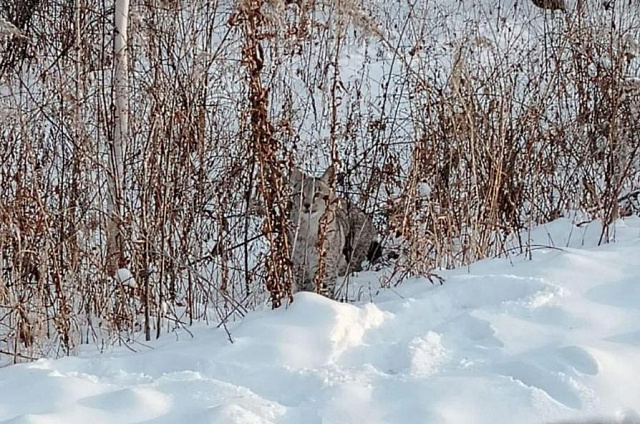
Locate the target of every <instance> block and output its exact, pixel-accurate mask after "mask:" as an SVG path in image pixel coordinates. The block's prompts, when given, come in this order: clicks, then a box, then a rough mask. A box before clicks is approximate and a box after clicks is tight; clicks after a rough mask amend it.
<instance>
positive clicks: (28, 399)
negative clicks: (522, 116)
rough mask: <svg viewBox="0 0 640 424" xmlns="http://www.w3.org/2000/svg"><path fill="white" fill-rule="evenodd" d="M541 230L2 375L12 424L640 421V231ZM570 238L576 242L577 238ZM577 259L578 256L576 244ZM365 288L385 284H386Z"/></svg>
mask: <svg viewBox="0 0 640 424" xmlns="http://www.w3.org/2000/svg"><path fill="white" fill-rule="evenodd" d="M596 227H597V226H596V225H591V226H589V227H588V229H587V230H585V228H578V227H575V226H572V225H571V223H570V222H568V221H566V220H560V221H556V222H554V223H551V224H549V225H547V226H544V227H540V228H538V229H536V230H535V231H534V242H535V243H537V244H540V245H547V246H551V245H553V246H555V247H556V248H553V249H552V248H539V249H537V250H535V251H534V254H533V260H531V261H527V260H524V258H522V257H518V256H515V257H511V258H509V259H493V260H485V261H482V262H480V263H477V264H475V265H473V266H471V267H469V268H466V269H460V270H456V271H452V272H447V273H443V276H445V277H446V282H445V284H444V285H442V286H434V285H432V284H431V283H429V282H428V281H425V280H420V279H416V280H413V281H409V282H407V283H406V284H404V285H403V286H401V287H398V288H396V289H394V290H386V291H383V292H381V293H380V294H379V295H377V296H375V297H374V301H373V303H361V304H355V305H351V304H340V303H336V302H333V301H330V300H328V299H325V298H322V297H319V296H317V295H313V294H299V295H297V296H296V299H295V302H294V303H293V304H292V305H291V306H290V307H289V308H288V309H281V310H276V311H264V312H259V313H252V314H250V315H249V316H247V317H246V319H245V320H244V321H242V322H240V323H237V324H234V326H233V327H232V328H231V333H232V337H233V341H234V343H233V344H231V343H229V341H228V340H227V336H226V334H225V332H224V331H223V330H221V329H215V328H211V327H198V328H195V330H194V331H193V333H194V337H193V338H191V337H190V336H188V334H186V333H182V334H180V335H179V337H178V338H177V340H176V338H175V337H174V338H171V337H169V336H167V337H165V338H164V339H162V340H160V341H159V342H156V343H155V344H154V346H153V348H140V351H139V352H138V353H132V352H130V351H126V350H124V349H123V350H119V351H114V352H111V353H109V354H104V355H95V354H89V353H85V354H84V355H81V357H74V358H65V359H61V360H41V361H38V362H35V363H31V364H24V365H17V366H10V367H7V368H3V369H1V370H0V421H1V422H6V423H25V424H26V423H33V424H36V423H66V424H74V423H78V424H85V423H91V424H99V423H142V422H144V423H193V424H198V423H238V424H249V423H251V424H254V423H288V424H294V423H326V424H329V423H358V424H363V423H367V424H372V423H403V424H406V423H461V424H463V423H464V424H468V423H491V424H495V423H554V422H567V420H569V421H568V422H575V421H574V420H579V419H580V420H585V419H586V420H591V421H587V422H600V421H593V420H594V419H596V418H599V417H606V418H607V420H608V421H607V422H624V423H638V422H640V415H638V414H637V413H636V412H634V411H640V220H638V219H629V220H626V221H621V222H619V223H618V225H617V239H618V241H617V242H616V243H613V244H609V245H606V246H602V247H595V244H596V243H595V240H596V239H597V235H598V234H599V231H598V230H599V228H596ZM568 240H569V241H568ZM567 245H568V246H570V247H566V246H567ZM358 278H359V280H360V281H361V282H362V281H365V280H369V281H376V278H377V276H376V275H375V274H366V273H365V274H361V275H360V276H359V277H358Z"/></svg>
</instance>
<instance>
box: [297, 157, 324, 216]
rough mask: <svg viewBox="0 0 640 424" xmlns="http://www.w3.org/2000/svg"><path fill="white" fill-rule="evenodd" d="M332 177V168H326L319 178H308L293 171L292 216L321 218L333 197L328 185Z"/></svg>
mask: <svg viewBox="0 0 640 424" xmlns="http://www.w3.org/2000/svg"><path fill="white" fill-rule="evenodd" d="M333 175H334V168H333V166H330V167H329V168H327V170H326V171H325V172H324V174H323V175H322V177H320V178H314V177H309V176H307V175H305V174H304V173H303V172H301V171H299V170H298V169H294V170H293V172H292V173H291V188H292V195H293V197H292V203H293V208H292V214H295V215H300V216H302V217H312V218H319V217H320V216H322V214H323V213H324V211H325V210H326V209H327V205H329V203H330V202H331V201H332V200H333V198H334V197H335V195H334V193H333V190H331V186H330V185H329V182H330V181H331V179H332V178H333Z"/></svg>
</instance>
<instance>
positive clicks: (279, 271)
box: [0, 0, 640, 362]
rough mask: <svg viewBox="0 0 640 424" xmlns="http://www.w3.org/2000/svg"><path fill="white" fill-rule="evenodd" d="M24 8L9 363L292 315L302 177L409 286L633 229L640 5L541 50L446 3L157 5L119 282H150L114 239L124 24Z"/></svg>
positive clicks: (100, 6) (12, 88) (142, 27)
mask: <svg viewBox="0 0 640 424" xmlns="http://www.w3.org/2000/svg"><path fill="white" fill-rule="evenodd" d="M9 3H11V5H8V6H12V7H13V8H11V7H8V8H6V11H7V12H6V13H7V15H6V16H3V18H4V19H6V20H7V21H8V22H10V23H11V25H12V28H14V27H15V30H12V31H14V32H15V31H18V32H17V33H14V34H13V35H12V34H6V35H3V36H2V39H1V40H0V43H1V46H0V47H1V51H0V52H1V54H2V56H1V57H0V77H1V78H2V80H1V81H2V83H1V87H0V88H1V91H0V96H1V99H2V100H1V101H0V123H1V127H2V130H1V131H0V137H1V140H0V162H1V163H2V167H1V168H0V181H1V182H2V184H1V185H0V268H1V274H0V352H1V353H2V354H3V355H4V356H3V360H4V361H5V362H6V361H8V360H13V361H22V360H30V359H33V358H38V357H43V356H58V355H67V354H72V353H73V352H74V350H75V349H76V348H77V346H79V345H80V344H87V343H90V344H95V345H97V346H98V347H100V348H104V347H108V346H109V345H111V344H114V343H120V344H126V345H127V346H129V347H131V348H132V349H136V343H137V342H136V340H138V338H139V335H140V334H144V333H146V335H147V337H150V336H151V335H153V336H159V335H160V334H162V333H163V332H166V331H174V330H176V329H178V328H185V326H188V325H189V324H191V323H193V322H194V321H202V320H204V321H207V320H212V321H213V322H215V323H221V322H222V323H223V322H226V321H227V320H230V319H237V318H240V317H242V316H243V315H244V314H245V313H246V311H247V310H251V309H253V308H256V307H260V306H262V305H263V304H264V303H265V302H266V301H267V299H269V298H270V301H271V304H272V306H274V307H275V306H278V305H280V304H282V303H285V302H286V301H287V299H289V298H290V296H291V285H290V284H291V275H290V273H291V270H290V264H289V260H288V250H289V249H288V241H287V237H286V233H287V232H286V228H287V226H288V224H289V223H288V222H287V218H288V217H287V203H288V197H287V192H288V189H287V184H286V175H287V173H288V171H289V169H290V168H291V166H292V165H293V163H294V162H295V163H297V164H299V165H301V166H302V167H303V168H305V169H306V170H309V171H315V170H317V169H320V168H323V167H324V165H327V164H330V163H331V164H333V165H334V166H336V168H337V169H338V170H339V171H340V172H339V173H338V175H337V178H336V181H335V185H336V189H337V191H338V192H339V194H340V195H341V196H343V197H346V198H349V199H350V200H351V201H354V202H355V203H357V204H359V205H360V206H361V207H363V208H364V209H365V210H367V211H369V212H370V213H371V214H372V215H373V216H374V219H375V221H376V223H377V225H378V226H379V228H380V229H381V230H382V231H383V233H384V234H386V235H387V236H388V240H386V241H385V242H386V244H387V245H392V244H394V243H395V245H396V246H397V249H398V251H399V253H400V258H399V259H398V261H397V262H396V268H397V269H396V270H397V275H399V276H406V275H431V274H432V272H433V271H434V270H437V269H438V268H442V267H445V268H446V267H455V266H460V265H464V264H467V263H470V262H472V261H475V260H477V259H480V258H484V257H490V256H496V255H505V254H508V252H509V250H508V246H511V244H508V243H512V242H513V239H514V238H515V239H516V240H519V243H520V248H521V251H523V252H527V249H528V246H527V230H528V229H529V228H531V227H532V226H533V225H536V224H538V223H543V222H547V221H549V220H552V219H554V218H557V217H559V216H562V215H563V214H565V213H566V212H567V211H575V210H578V211H581V212H582V214H583V216H584V217H585V219H599V220H602V221H603V222H604V223H605V227H604V231H603V234H602V242H607V241H609V240H610V239H611V238H612V232H611V224H612V223H613V221H614V220H615V218H617V217H618V216H620V215H622V214H628V213H634V212H635V210H634V209H633V208H634V205H637V192H638V189H639V187H638V184H639V183H640V179H639V178H638V171H639V169H640V161H639V158H638V148H639V145H640V140H639V139H638V137H637V134H638V133H640V132H639V131H638V130H639V128H638V122H639V120H638V119H637V117H638V110H639V109H638V106H639V104H638V100H639V97H638V94H639V91H638V84H636V83H635V80H633V79H630V78H629V76H630V75H635V73H636V72H637V64H636V54H637V52H636V50H637V48H636V47H634V46H635V43H634V42H633V38H632V37H631V35H633V34H634V33H635V31H636V28H637V24H638V22H639V21H640V20H639V19H638V18H639V16H640V15H639V14H638V13H637V11H636V10H635V9H634V8H633V6H621V7H623V8H627V7H628V8H629V9H624V10H621V11H620V10H619V11H617V12H615V13H614V12H607V13H610V14H609V15H602V11H600V10H589V9H588V8H587V7H586V6H585V7H583V9H581V10H580V13H571V11H567V13H566V14H558V16H551V14H550V13H549V14H545V13H546V12H543V11H541V10H538V9H536V10H532V11H531V18H530V19H531V23H535V24H536V26H535V28H536V29H534V30H525V28H524V26H521V25H513V24H510V22H511V21H510V19H512V18H513V16H514V14H515V13H516V12H514V11H512V10H502V11H499V12H496V13H497V14H498V15H500V14H502V16H503V17H504V20H500V19H498V20H496V21H491V23H490V24H487V25H488V27H485V28H483V29H482V31H480V30H479V29H478V27H477V26H474V25H469V26H465V25H464V24H459V26H456V25H458V24H455V25H454V24H453V23H454V22H458V21H456V17H457V15H456V13H458V14H459V13H463V12H461V11H460V10H457V9H456V8H449V9H447V8H446V7H445V6H439V5H438V4H436V3H434V2H426V3H424V4H421V3H416V4H415V5H414V6H411V7H405V5H398V4H395V3H394V4H389V5H386V6H384V5H383V3H382V2H380V3H373V2H354V1H336V2H333V1H323V2H311V1H306V0H301V1H298V2H291V1H284V2H280V1H268V2H267V1H259V0H243V1H241V2H240V3H238V4H237V5H234V6H230V5H228V4H226V3H224V4H223V3H218V2H194V3H189V4H187V2H172V3H171V5H172V6H171V7H166V4H165V3H166V2H162V4H160V3H161V2H156V1H151V0H149V1H145V2H142V3H136V5H135V7H132V12H131V13H132V15H131V27H130V34H129V35H130V41H131V45H130V63H131V66H132V70H131V75H130V85H129V93H130V101H129V108H130V110H129V117H130V118H129V121H130V122H129V126H130V136H129V143H128V148H127V151H126V152H124V155H125V160H124V173H125V182H126V184H125V187H124V192H125V196H124V199H123V213H122V216H121V220H122V221H121V222H120V223H119V224H120V226H121V229H122V232H121V236H122V256H121V257H120V258H119V262H120V263H119V266H122V267H126V268H128V269H129V270H130V271H131V272H132V274H133V276H134V277H135V280H136V281H137V286H136V287H130V286H128V285H126V284H121V283H120V284H119V283H118V282H117V281H115V280H114V278H113V273H112V272H109V271H108V270H107V262H108V256H107V251H106V244H107V243H106V238H105V237H106V236H105V234H106V229H107V225H108V222H109V221H108V220H107V216H106V215H105V211H106V209H105V207H106V196H107V186H106V180H107V179H106V177H107V175H109V174H108V173H109V169H110V167H109V164H108V163H107V161H106V158H107V156H108V155H107V154H106V151H105V149H106V147H105V146H107V145H108V143H107V141H108V140H110V139H111V138H110V137H111V136H112V132H113V130H114V121H113V119H114V116H113V109H112V100H111V99H112V91H111V90H112V80H113V57H112V53H111V52H112V50H113V49H112V46H113V16H112V15H113V10H112V8H111V7H110V5H109V4H106V3H104V2H97V1H94V0H81V1H79V2H63V1H57V0H53V1H46V2H45V1H38V0H33V1H29V2H24V4H25V7H23V8H15V5H14V3H15V2H9ZM163 5H164V6H163ZM383 6H384V7H383ZM469 7H477V8H479V9H474V10H475V12H474V13H475V15H474V14H472V16H479V17H482V16H483V13H486V12H487V11H486V10H482V6H477V5H474V6H469ZM594 7H595V6H594ZM467 12H468V11H467ZM622 12H624V16H627V18H625V19H624V20H623V19H622V18H621V16H623V14H622ZM465 13H466V12H465ZM602 16H604V17H602ZM458 17H459V16H458ZM599 17H600V18H599ZM508 25H512V26H511V27H510V28H511V29H510V30H507V29H506V28H507V26H508ZM452 28H453V29H452ZM454 29H455V31H454ZM454 32H455V34H456V35H455V36H454V35H453V33H454ZM18 33H19V34H20V36H16V35H15V34H18ZM442 34H447V40H448V41H450V43H446V42H443V40H442ZM356 46H358V47H357V48H356ZM346 58H351V59H350V60H351V62H350V67H349V68H347V67H345V66H344V64H345V60H346ZM239 70H240V71H239ZM634 193H636V194H634ZM621 199H622V200H623V202H622V205H623V208H620V204H621V203H620V202H619V200H621ZM634 202H635V203H634ZM257 203H262V204H263V206H264V207H262V208H261V209H262V214H256V213H255V209H256V208H255V205H256V204H257ZM261 215H262V216H261ZM518 237H519V238H518ZM395 281H397V280H395Z"/></svg>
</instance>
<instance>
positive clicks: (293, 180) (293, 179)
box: [289, 168, 304, 184]
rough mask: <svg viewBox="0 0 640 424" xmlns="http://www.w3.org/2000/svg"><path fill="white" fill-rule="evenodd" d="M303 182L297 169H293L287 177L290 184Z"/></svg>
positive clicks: (300, 172) (302, 177)
mask: <svg viewBox="0 0 640 424" xmlns="http://www.w3.org/2000/svg"><path fill="white" fill-rule="evenodd" d="M302 180H304V174H303V173H302V171H300V170H299V169H298V168H293V170H291V175H290V176H289V181H290V183H291V184H297V183H299V182H300V181H302Z"/></svg>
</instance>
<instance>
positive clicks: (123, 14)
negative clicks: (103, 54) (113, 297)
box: [107, 0, 129, 272]
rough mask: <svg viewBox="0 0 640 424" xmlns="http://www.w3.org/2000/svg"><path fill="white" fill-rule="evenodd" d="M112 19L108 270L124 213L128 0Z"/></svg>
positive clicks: (117, 252)
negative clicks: (113, 30) (112, 121)
mask: <svg viewBox="0 0 640 424" xmlns="http://www.w3.org/2000/svg"><path fill="white" fill-rule="evenodd" d="M114 21H115V42H114V48H113V49H114V80H113V105H114V111H115V116H114V124H115V128H114V131H113V141H112V142H111V143H110V144H111V145H110V149H109V196H108V201H107V207H108V209H109V210H108V211H107V212H108V216H109V221H110V222H109V225H108V229H107V255H108V260H107V268H108V269H109V272H114V271H115V270H116V269H118V268H119V263H118V262H119V260H120V259H121V256H122V246H121V228H120V227H121V222H122V217H123V215H124V189H125V169H124V152H125V151H126V146H127V140H128V137H129V105H128V100H129V87H128V81H129V60H128V48H127V27H128V24H129V0H116V7H115V17H114ZM114 267H115V268H114Z"/></svg>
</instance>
